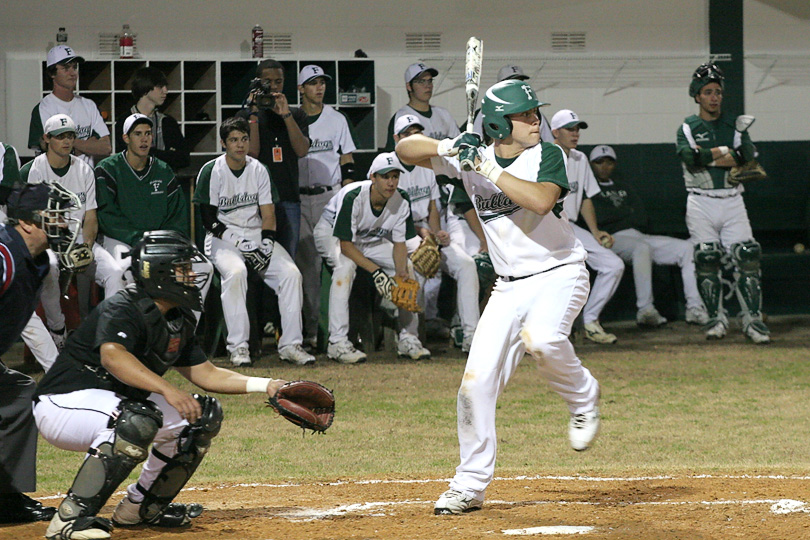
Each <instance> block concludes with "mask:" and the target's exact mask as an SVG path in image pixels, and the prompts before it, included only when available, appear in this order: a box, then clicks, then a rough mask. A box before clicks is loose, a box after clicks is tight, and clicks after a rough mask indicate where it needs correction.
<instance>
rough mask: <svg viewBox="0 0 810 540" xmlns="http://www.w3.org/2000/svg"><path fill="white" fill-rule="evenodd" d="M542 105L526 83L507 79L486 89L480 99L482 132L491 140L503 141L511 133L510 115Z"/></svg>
mask: <svg viewBox="0 0 810 540" xmlns="http://www.w3.org/2000/svg"><path fill="white" fill-rule="evenodd" d="M541 105H543V103H541V102H540V101H539V100H538V99H537V96H536V95H535V93H534V90H532V87H531V86H529V84H528V83H527V82H526V81H522V80H516V79H508V80H505V81H501V82H499V83H497V84H495V85H493V86H491V87H489V88H488V89H487V91H486V92H485V93H484V97H483V98H482V99H481V116H482V124H483V126H484V131H485V132H486V134H487V135H489V136H490V137H492V138H493V139H505V138H507V137H508V136H509V135H510V134H511V133H512V121H511V120H510V119H509V118H508V117H509V115H510V114H516V113H520V112H524V111H528V110H531V109H536V108H537V107H540V106H541Z"/></svg>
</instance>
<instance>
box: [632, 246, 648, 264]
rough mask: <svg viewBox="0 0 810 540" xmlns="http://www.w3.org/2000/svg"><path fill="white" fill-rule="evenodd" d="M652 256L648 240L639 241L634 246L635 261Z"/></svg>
mask: <svg viewBox="0 0 810 540" xmlns="http://www.w3.org/2000/svg"><path fill="white" fill-rule="evenodd" d="M651 258H652V249H651V248H650V244H648V243H647V242H639V243H638V244H636V246H635V248H633V263H636V261H645V260H650V259H651Z"/></svg>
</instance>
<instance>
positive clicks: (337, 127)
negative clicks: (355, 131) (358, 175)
mask: <svg viewBox="0 0 810 540" xmlns="http://www.w3.org/2000/svg"><path fill="white" fill-rule="evenodd" d="M309 118H312V117H311V116H310V117H309ZM309 140H310V144H309V153H308V154H307V155H306V156H304V157H302V158H299V159H298V185H299V186H300V187H313V186H334V185H336V184H340V182H341V180H342V178H341V174H340V156H341V155H343V154H351V153H352V152H354V151H355V150H357V147H356V146H355V144H354V140H353V139H352V134H351V132H350V131H349V123H348V122H347V121H346V117H345V116H343V115H342V114H341V113H339V112H337V111H336V110H335V109H333V108H332V107H330V106H329V105H324V106H323V111H322V112H321V114H319V115H318V117H317V119H316V120H315V121H314V122H312V123H311V124H309Z"/></svg>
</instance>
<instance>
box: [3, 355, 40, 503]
mask: <svg viewBox="0 0 810 540" xmlns="http://www.w3.org/2000/svg"><path fill="white" fill-rule="evenodd" d="M0 388H2V389H3V391H2V393H0V418H2V420H3V421H2V424H0V468H2V470H3V474H2V478H1V479H0V493H15V492H22V493H25V492H27V491H35V490H36V489H37V427H36V425H35V424H34V415H32V414H31V399H32V398H33V397H34V392H35V391H36V389H37V383H35V382H34V379H32V378H31V377H29V376H28V375H23V374H22V373H20V372H19V371H14V370H13V369H9V368H8V367H6V365H5V364H4V363H2V362H0Z"/></svg>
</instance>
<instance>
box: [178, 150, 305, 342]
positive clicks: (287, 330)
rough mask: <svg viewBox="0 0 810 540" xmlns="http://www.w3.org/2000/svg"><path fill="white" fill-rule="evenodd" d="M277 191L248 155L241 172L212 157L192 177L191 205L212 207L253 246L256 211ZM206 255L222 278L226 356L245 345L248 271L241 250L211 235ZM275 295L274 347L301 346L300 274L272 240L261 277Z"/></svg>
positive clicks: (257, 236)
mask: <svg viewBox="0 0 810 540" xmlns="http://www.w3.org/2000/svg"><path fill="white" fill-rule="evenodd" d="M278 197H279V196H278V192H276V190H275V187H274V186H273V184H272V181H271V180H270V171H269V170H268V168H267V166H266V165H264V164H263V163H261V162H260V161H259V160H257V159H253V158H252V157H249V156H248V157H247V163H246V164H245V168H244V169H241V170H238V171H234V170H232V169H231V168H230V167H229V166H228V163H227V161H226V159H225V156H224V155H222V156H219V157H218V158H216V159H212V160H211V161H209V162H208V163H206V164H205V165H203V167H202V169H200V173H199V174H198V175H197V189H196V190H195V192H194V203H196V204H209V205H212V206H216V207H217V208H218V211H217V219H218V220H219V221H220V222H222V223H223V224H224V225H225V226H226V227H227V228H228V229H229V230H230V231H233V232H234V233H236V234H237V235H238V236H240V237H241V238H244V239H247V240H251V241H252V242H254V243H255V244H256V245H258V244H260V243H261V241H262V216H261V212H260V209H259V207H260V206H263V205H267V204H275V203H276V201H278ZM205 254H206V255H207V256H208V257H209V258H210V259H211V262H212V263H214V266H215V267H216V268H217V271H218V272H219V274H220V277H221V279H222V283H221V290H222V294H221V299H222V313H223V316H224V318H225V324H226V325H227V327H228V338H227V341H228V344H227V348H228V351H229V352H234V351H236V349H237V348H239V347H247V346H248V340H249V338H250V319H249V317H248V312H247V307H246V301H247V267H246V266H245V259H244V256H243V255H242V252H241V251H239V249H238V248H237V247H236V246H234V245H233V244H232V243H230V242H226V241H225V240H222V239H221V238H217V237H216V236H214V235H213V234H211V232H210V231H209V232H207V233H206V235H205ZM261 277H262V279H263V280H264V282H265V283H266V284H267V286H268V287H270V288H271V289H273V290H274V291H275V292H276V294H277V295H278V305H279V308H280V312H281V332H282V335H281V339H280V340H279V343H278V348H279V349H283V348H284V347H286V346H288V345H295V344H299V345H300V344H301V343H302V342H303V338H302V335H301V303H302V302H303V293H302V291H301V272H299V271H298V268H297V267H296V266H295V263H294V262H293V260H292V258H291V257H290V255H289V253H287V250H285V249H284V246H282V245H281V244H280V243H278V242H276V243H275V246H274V247H273V255H272V257H271V258H270V264H268V265H267V268H266V269H265V270H264V274H263V275H262V276H261Z"/></svg>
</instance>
